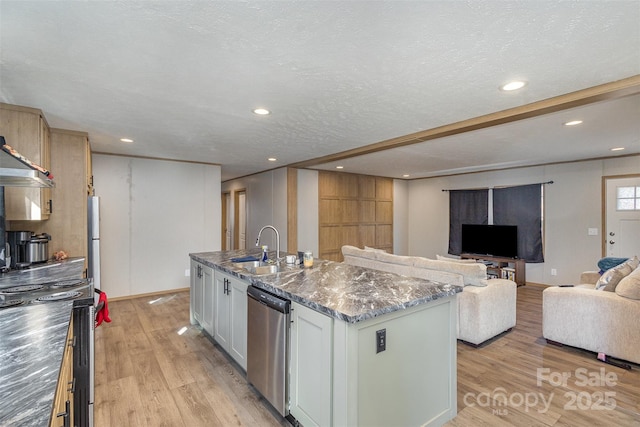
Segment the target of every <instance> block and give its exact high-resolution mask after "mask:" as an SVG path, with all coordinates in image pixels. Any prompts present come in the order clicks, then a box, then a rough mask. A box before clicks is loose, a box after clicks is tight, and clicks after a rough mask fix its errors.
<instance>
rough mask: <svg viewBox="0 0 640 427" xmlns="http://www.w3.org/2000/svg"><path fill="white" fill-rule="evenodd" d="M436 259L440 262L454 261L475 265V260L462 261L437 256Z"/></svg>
mask: <svg viewBox="0 0 640 427" xmlns="http://www.w3.org/2000/svg"><path fill="white" fill-rule="evenodd" d="M436 259H437V260H438V261H453V262H461V263H463V264H475V263H476V260H475V259H462V258H453V257H449V256H442V255H436Z"/></svg>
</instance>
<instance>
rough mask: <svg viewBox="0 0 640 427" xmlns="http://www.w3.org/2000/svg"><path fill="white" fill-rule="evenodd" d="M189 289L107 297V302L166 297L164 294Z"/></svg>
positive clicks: (187, 289) (182, 290)
mask: <svg viewBox="0 0 640 427" xmlns="http://www.w3.org/2000/svg"><path fill="white" fill-rule="evenodd" d="M188 291H189V288H178V289H169V290H166V291H158V292H149V293H146V294H136V295H125V296H121V297H114V298H111V297H109V301H110V302H111V301H124V300H129V299H135V298H145V297H155V296H158V295H166V294H174V293H176V292H188Z"/></svg>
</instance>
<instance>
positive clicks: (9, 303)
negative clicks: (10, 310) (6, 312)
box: [0, 299, 25, 308]
mask: <svg viewBox="0 0 640 427" xmlns="http://www.w3.org/2000/svg"><path fill="white" fill-rule="evenodd" d="M24 303H25V301H24V300H23V299H14V300H8V301H0V308H7V307H17V306H19V305H22V304H24Z"/></svg>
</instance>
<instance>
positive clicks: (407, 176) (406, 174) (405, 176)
mask: <svg viewBox="0 0 640 427" xmlns="http://www.w3.org/2000/svg"><path fill="white" fill-rule="evenodd" d="M410 176H411V175H409V174H408V173H405V174H404V175H402V177H403V178H409V177H410Z"/></svg>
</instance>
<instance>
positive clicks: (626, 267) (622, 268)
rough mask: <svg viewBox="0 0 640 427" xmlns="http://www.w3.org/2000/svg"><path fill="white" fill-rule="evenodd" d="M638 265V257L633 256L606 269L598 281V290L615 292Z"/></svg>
mask: <svg viewBox="0 0 640 427" xmlns="http://www.w3.org/2000/svg"><path fill="white" fill-rule="evenodd" d="M637 266H638V257H633V258H631V259H629V260H627V261H625V262H623V263H622V264H619V265H617V266H615V267H613V268H610V269H609V270H607V271H605V272H604V273H603V274H602V276H600V278H599V279H598V282H596V290H597V291H608V292H614V291H615V290H616V286H618V283H620V281H621V280H622V279H624V278H625V277H627V276H628V275H629V274H631V272H632V271H633V270H635V269H636V267H637Z"/></svg>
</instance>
